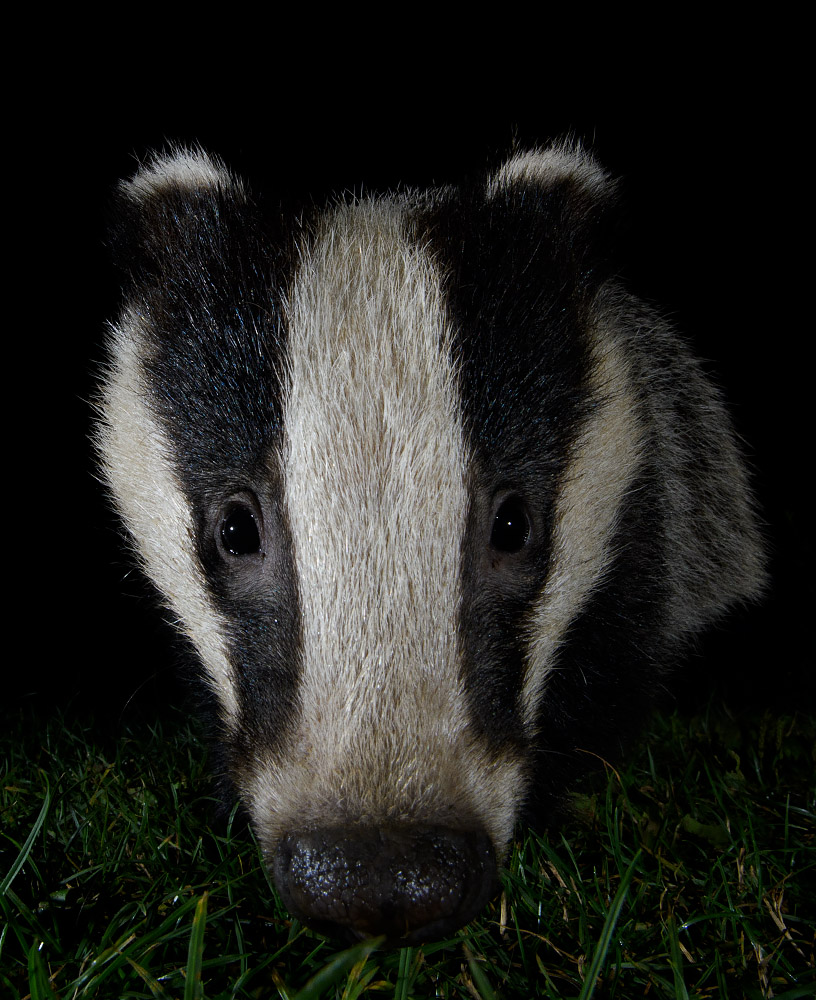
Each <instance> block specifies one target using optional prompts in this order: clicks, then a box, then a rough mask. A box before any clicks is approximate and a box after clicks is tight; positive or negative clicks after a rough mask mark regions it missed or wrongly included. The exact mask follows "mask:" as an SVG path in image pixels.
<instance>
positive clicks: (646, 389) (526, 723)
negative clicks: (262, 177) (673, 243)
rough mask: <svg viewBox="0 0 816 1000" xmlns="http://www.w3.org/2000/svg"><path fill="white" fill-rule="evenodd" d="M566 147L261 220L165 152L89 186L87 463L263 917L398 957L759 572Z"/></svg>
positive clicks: (735, 487) (612, 736)
mask: <svg viewBox="0 0 816 1000" xmlns="http://www.w3.org/2000/svg"><path fill="white" fill-rule="evenodd" d="M618 200H619V199H618V197H617V182H616V181H615V180H614V179H612V178H611V177H610V176H609V175H608V173H607V172H606V171H605V170H604V169H603V168H602V167H601V166H600V165H599V164H598V162H597V161H596V160H595V158H594V157H593V155H592V154H591V153H590V152H588V151H587V150H586V149H584V148H582V147H581V146H580V145H578V144H576V143H570V142H560V143H555V144H553V145H551V146H549V147H546V148H539V149H533V150H531V151H526V152H516V153H514V154H513V155H511V156H510V157H509V159H507V161H506V162H505V163H504V164H503V165H502V166H501V167H500V168H499V169H495V170H492V171H491V172H489V173H487V174H485V175H482V176H480V177H478V178H476V179H472V180H470V181H469V182H467V183H464V184H462V185H461V186H458V187H453V186H451V187H442V188H438V189H433V190H429V191H411V190H403V191H399V192H397V193H391V194H387V195H385V196H381V197H359V198H353V197H348V198H346V199H345V200H339V201H337V202H336V203H333V204H330V205H329V206H328V207H326V208H324V209H322V210H319V211H317V210H304V211H302V212H301V213H300V214H298V215H295V216H293V217H291V218H289V217H287V216H286V215H285V214H284V213H283V211H282V210H281V209H280V208H279V207H276V206H274V205H272V206H270V205H269V204H268V203H267V202H266V201H264V200H262V199H261V198H259V197H257V196H255V195H254V194H253V193H251V191H250V189H249V188H248V187H247V185H246V184H245V183H244V182H243V181H242V180H241V179H239V178H238V177H236V176H234V175H233V174H232V173H231V172H230V171H229V170H228V168H227V167H226V166H225V165H224V164H223V163H222V162H221V161H220V160H218V159H217V158H215V157H213V156H210V155H208V154H206V153H205V152H204V151H202V150H201V149H199V148H179V147H176V148H172V149H171V150H170V151H169V152H166V153H162V154H154V155H153V156H152V157H151V158H150V159H149V160H148V161H147V162H146V163H145V164H144V165H143V166H141V168H140V169H139V170H138V172H137V173H136V174H135V176H134V177H132V178H131V179H129V180H127V181H124V182H122V183H121V184H120V186H119V188H118V194H117V202H118V205H117V209H116V213H117V214H116V222H115V225H114V243H115V246H116V253H117V255H118V259H119V261H120V263H121V265H122V267H123V268H124V271H125V273H126V282H127V285H126V291H125V294H124V304H123V306H122V309H121V314H120V315H119V318H118V320H117V321H116V322H115V324H113V325H112V326H111V328H110V333H109V342H108V355H107V360H106V362H105V364H104V366H103V370H102V374H101V380H100V381H101V386H100V394H99V400H98V411H99V418H98V423H97V427H96V446H97V449H98V453H99V455H100V457H101V467H102V469H103V472H104V477H105V479H106V482H107V484H108V487H109V490H110V493H111V495H112V498H113V500H114V503H115V506H116V508H117V509H118V512H119V514H120V516H121V519H122V521H123V523H124V526H125V528H126V531H127V533H128V535H129V537H130V539H131V542H132V547H133V548H134V550H135V553H136V555H137V558H138V560H139V562H140V564H141V566H142V567H143V568H144V570H145V572H146V574H147V575H148V577H149V578H150V579H151V580H152V581H153V583H154V584H155V586H156V587H157V588H158V591H159V592H160V594H161V595H162V597H163V600H164V601H165V602H166V606H167V607H168V608H169V609H170V612H171V614H172V616H173V618H174V620H175V621H176V623H177V625H178V628H179V629H180V631H181V632H182V633H183V634H184V636H186V637H187V639H188V640H189V641H190V643H192V646H193V647H194V648H195V651H196V652H197V658H198V660H199V661H200V667H199V669H200V678H201V681H202V682H203V690H204V692H205V697H204V701H205V703H206V706H207V711H208V712H209V713H210V714H211V715H212V717H213V720H214V723H215V727H216V730H217V745H218V757H217V761H218V763H217V765H216V769H217V770H218V771H219V772H223V774H224V775H226V776H227V778H228V781H229V783H230V785H231V787H232V788H233V789H234V791H235V793H236V794H237V796H238V797H239V798H240V800H241V801H242V803H243V805H244V807H245V809H246V812H247V814H248V817H249V819H250V822H251V825H252V827H253V829H254V831H255V834H256V836H257V839H258V841H259V844H260V846H261V849H262V851H263V854H264V857H265V860H266V863H267V864H268V866H269V869H270V870H271V873H272V876H273V878H274V882H275V884H276V886H277V889H278V890H279V893H280V895H281V897H282V899H283V901H284V903H285V905H286V907H287V908H288V910H289V911H290V913H291V914H292V915H293V916H295V917H297V918H299V919H301V920H302V921H304V922H306V923H307V924H309V925H311V926H312V927H314V928H315V929H317V930H318V931H322V932H325V933H334V934H340V935H343V936H345V937H346V938H348V939H351V940H355V939H358V938H364V937H368V936H375V935H384V937H385V939H386V941H387V942H388V943H390V944H406V943H407V944H410V943H417V942H423V941H429V940H433V939H437V938H441V937H444V936H447V935H450V934H451V933H453V932H454V931H455V930H457V929H458V928H459V927H461V926H462V925H464V924H465V923H467V922H468V921H470V920H471V919H472V918H473V917H474V916H475V915H476V914H477V913H478V912H479V911H480V910H481V909H482V907H483V906H484V905H485V903H486V902H487V901H488V900H489V899H490V898H491V897H492V896H493V895H494V894H495V892H496V890H497V884H498V883H497V872H498V869H499V866H500V865H501V862H502V859H503V857H504V856H505V854H506V851H507V848H508V844H509V843H510V841H511V838H512V836H513V831H514V827H515V825H516V823H517V822H518V821H519V820H520V819H522V818H532V819H533V820H534V821H539V822H541V821H542V820H546V817H547V816H549V815H551V814H552V810H553V808H554V805H555V803H557V802H558V801H559V798H560V796H561V795H562V794H563V792H564V790H565V789H567V788H568V787H569V785H570V783H571V782H572V781H573V780H574V778H575V777H576V776H577V775H578V774H579V773H580V772H581V771H582V770H584V769H585V767H586V765H587V761H589V760H591V759H592V758H598V757H601V758H607V757H610V756H613V755H615V754H616V753H618V752H619V750H620V747H621V745H622V743H623V740H624V736H625V734H626V733H628V732H630V731H632V730H633V729H635V728H636V727H637V725H638V724H639V723H640V722H641V721H642V719H643V717H644V714H645V713H646V711H647V709H648V707H649V705H650V704H652V703H653V701H654V698H655V695H656V693H657V692H658V691H659V690H660V689H661V688H662V686H663V685H664V684H665V679H666V676H667V674H668V672H669V670H670V669H671V667H672V666H673V664H675V663H676V662H677V660H678V658H679V657H680V656H682V654H683V652H684V650H686V649H687V647H688V645H689V643H690V642H691V641H692V640H693V639H694V638H695V637H696V636H697V635H698V634H699V633H700V631H701V630H702V629H703V628H704V627H705V626H706V625H707V624H709V623H711V622H712V621H714V620H715V619H717V618H718V617H719V616H721V615H722V614H723V613H724V612H725V611H726V610H727V609H729V608H731V607H733V606H734V605H736V604H740V603H743V602H746V601H748V600H750V599H753V598H756V597H757V596H758V595H759V594H760V592H761V590H762V586H763V578H764V570H763V563H764V556H763V542H762V538H761V532H760V529H759V526H758V518H757V514H756V509H755V505H754V503H753V500H752V497H751V493H750V489H749V483H748V475H747V471H746V467H745V462H744V460H743V457H742V456H741V453H740V448H739V446H738V444H737V441H736V438H735V434H734V432H733V430H732V427H731V424H730V421H729V418H728V416H727V414H726V410H725V407H724V404H723V401H722V399H721V395H720V393H719V391H718V390H717V389H716V388H715V387H714V386H713V384H712V382H711V381H710V380H709V378H708V377H707V375H706V374H705V373H704V371H703V369H702V367H701V365H700V363H699V362H698V361H697V360H696V359H695V358H694V357H693V356H692V355H691V353H690V352H689V350H688V348H687V347H686V345H685V343H684V342H683V340H682V339H681V338H680V337H679V336H678V334H677V333H676V332H675V331H674V330H673V329H672V327H671V326H670V325H669V323H667V321H666V320H665V319H664V318H663V317H662V316H661V315H660V314H659V313H658V312H657V311H656V310H655V309H654V308H652V307H650V306H649V305H647V304H645V303H644V302H642V301H640V300H638V299H637V298H635V297H634V296H633V295H631V294H630V293H629V292H628V291H627V290H626V288H625V287H624V285H623V283H622V282H621V281H620V280H619V278H618V277H617V274H618V260H617V256H616V248H615V239H614V233H615V230H616V219H617V216H618V208H617V203H618Z"/></svg>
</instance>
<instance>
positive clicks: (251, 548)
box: [221, 507, 261, 556]
mask: <svg viewBox="0 0 816 1000" xmlns="http://www.w3.org/2000/svg"><path fill="white" fill-rule="evenodd" d="M221 543H222V545H223V546H224V548H225V549H226V551H227V552H229V553H230V555H233V556H248V555H252V554H253V553H255V552H260V550H261V535H260V532H259V530H258V522H257V520H256V519H255V515H254V514H253V513H252V511H251V510H250V509H249V508H248V507H233V508H232V510H231V511H230V512H229V513H228V514H227V516H226V517H225V518H224V520H223V521H222V522H221Z"/></svg>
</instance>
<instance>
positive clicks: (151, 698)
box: [4, 67, 814, 719]
mask: <svg viewBox="0 0 816 1000" xmlns="http://www.w3.org/2000/svg"><path fill="white" fill-rule="evenodd" d="M740 69H741V70H742V69H743V67H740ZM193 82H194V81H189V80H188V81H176V82H175V83H173V84H170V83H169V82H168V84H167V89H166V90H165V91H163V92H161V91H159V90H157V89H155V88H154V92H153V94H152V95H147V94H140V95H138V96H134V94H133V93H131V94H130V96H129V97H128V98H127V99H125V98H124V97H123V96H122V95H121V94H120V93H118V91H117V86H116V83H115V81H111V80H110V79H109V78H108V77H106V76H100V78H99V79H98V80H97V81H96V82H95V83H94V85H93V86H91V87H88V88H82V89H81V90H80V89H78V88H75V87H73V86H68V87H66V88H65V89H63V88H62V87H61V86H60V81H59V80H55V81H54V82H53V85H52V87H51V89H50V92H49V97H48V100H47V102H44V103H43V104H42V105H40V104H38V103H36V102H35V103H34V104H33V105H29V106H28V107H27V109H26V111H25V114H24V115H23V116H22V118H21V120H19V121H17V122H16V124H14V125H13V126H11V127H9V134H10V137H11V138H12V140H13V143H12V146H13V152H12V155H10V156H9V157H8V162H9V164H10V167H11V176H10V179H9V181H8V182H7V185H6V218H7V220H9V221H13V222H14V226H13V227H12V226H11V225H10V226H9V228H8V229H7V236H6V238H7V250H8V251H10V254H11V257H12V261H11V262H10V263H9V264H8V265H7V295H8V297H9V301H10V303H15V306H14V308H13V309H10V310H9V319H8V323H9V325H8V327H7V329H6V342H7V350H6V364H7V367H6V384H7V401H8V402H9V404H10V407H9V408H10V417H9V433H8V436H7V455H6V459H7V467H8V468H9V469H10V473H11V475H10V479H9V481H7V484H6V498H7V510H8V512H9V513H8V517H7V531H8V536H7V537H8V539H9V540H10V542H11V544H10V545H9V546H8V549H7V551H8V553H9V560H8V563H7V565H6V579H7V584H8V588H9V591H10V594H11V601H10V602H7V608H8V613H9V617H8V622H7V629H8V642H7V655H6V666H5V668H4V670H5V674H6V684H5V690H6V697H5V699H4V701H5V704H6V705H7V706H12V707H14V706H17V705H19V704H20V699H22V700H24V701H26V702H32V701H33V702H36V703H38V704H41V705H43V706H44V708H45V709H48V708H49V706H53V705H60V706H62V707H64V708H68V709H69V711H72V712H81V711H85V710H86V709H93V710H95V711H97V712H100V711H101V712H102V713H103V714H104V715H105V717H107V718H109V719H123V718H126V717H127V715H128V712H129V711H131V710H132V709H133V708H134V707H135V706H140V708H141V710H145V708H146V710H147V712H148V713H149V711H150V706H151V705H153V704H158V703H159V702H161V701H163V700H166V699H173V698H175V697H176V696H177V692H176V688H175V682H174V680H173V672H174V671H173V668H174V663H175V659H176V657H177V655H178V653H177V649H178V647H177V646H175V645H174V644H173V643H171V642H170V630H169V629H168V628H167V626H165V625H164V624H163V622H162V614H161V613H160V612H158V611H157V610H156V608H155V603H154V600H153V598H152V596H151V595H150V592H149V589H148V588H147V587H146V585H145V584H144V582H143V581H142V580H141V579H140V577H139V575H138V573H135V572H133V571H131V569H130V562H129V560H128V558H127V556H126V555H125V553H124V550H123V547H122V546H121V544H120V541H119V539H118V537H117V534H116V524H115V521H114V519H113V517H112V516H111V515H110V513H109V511H108V508H107V504H106V502H105V500H104V497H103V494H102V489H101V487H100V485H99V483H98V482H97V481H96V479H95V478H94V468H93V461H92V457H91V449H90V445H89V440H88V434H89V426H90V407H89V403H88V400H89V399H90V398H91V397H92V395H93V393H94V384H95V374H94V373H95V369H96V366H97V364H98V362H99V360H100V359H101V357H102V350H101V343H102V339H103V335H104V328H105V323H106V321H107V320H108V319H110V318H112V317H114V315H115V313H116V309H117V303H118V301H119V289H120V277H119V275H118V274H117V273H116V272H115V271H114V269H113V268H112V266H111V265H110V263H109V261H108V257H107V252H106V248H105V245H104V241H105V227H106V222H105V216H106V205H107V200H108V196H109V193H110V190H111V187H112V186H113V185H114V184H115V182H116V180H117V178H119V177H122V176H127V175H130V174H132V173H133V171H134V169H135V167H136V164H137V159H138V158H140V157H143V156H144V155H145V153H146V152H147V151H148V150H149V149H152V148H157V147H158V148H161V147H162V146H163V145H165V143H166V141H168V140H173V141H178V142H193V141H196V142H200V143H201V144H202V145H204V146H205V147H206V148H207V149H209V150H211V151H213V152H216V153H218V154H220V155H221V156H223V158H224V159H225V160H226V161H227V162H228V163H229V164H230V166H232V167H233V168H234V169H235V170H236V171H237V172H239V173H242V174H244V175H246V176H247V178H248V179H249V180H250V182H251V183H252V184H253V186H257V187H264V188H265V189H266V190H267V191H269V192H271V193H273V194H274V193H275V192H279V193H280V196H281V198H285V199H287V200H292V201H294V202H298V201H308V200H310V199H314V200H315V201H316V202H318V203H320V202H322V201H324V200H325V199H326V198H327V197H329V196H331V195H332V194H333V193H342V192H344V191H354V192H356V193H360V192H361V191H375V190H383V189H388V188H393V187H395V186H398V185H407V186H417V187H425V186H428V185H432V184H441V183H446V182H456V181H457V180H458V179H461V178H462V177H463V176H466V175H468V174H469V173H473V172H476V171H480V170H481V169H482V168H483V167H485V166H487V165H489V164H495V163H497V162H499V161H500V159H501V157H502V156H503V155H504V154H505V153H507V152H508V151H509V150H510V149H511V147H512V146H513V144H516V145H518V146H520V147H526V146H530V145H533V144H537V143H543V142H546V141H547V140H549V139H551V138H555V137H559V136H563V135H565V134H567V133H571V134H573V135H575V136H578V137H580V138H582V139H583V140H585V141H586V142H587V143H588V144H589V145H591V146H592V147H593V148H594V149H595V151H596V153H597V154H598V156H599V158H600V159H601V160H602V162H603V163H604V164H605V165H606V166H607V167H608V168H610V169H611V170H612V171H613V172H614V173H615V174H616V175H619V176H620V177H622V179H623V189H622V190H623V199H624V207H625V212H626V215H627V217H628V219H629V225H628V229H627V230H626V235H625V237H624V239H623V241H622V243H623V245H622V248H621V259H622V271H623V274H624V275H625V276H626V279H627V282H628V284H629V286H630V287H631V288H632V289H633V290H634V291H636V292H637V293H639V294H641V295H642V296H644V297H646V298H648V299H650V300H652V301H655V302H657V303H659V304H660V305H661V306H662V307H663V309H664V310H665V311H666V312H667V313H668V314H669V315H670V316H672V317H673V318H674V320H675V321H676V323H677V324H678V326H679V327H680V328H681V329H682V330H683V332H684V333H685V334H686V336H687V337H689V338H690V339H691V341H692V342H693V344H694V346H695V349H696V351H697V352H698V354H700V355H701V356H702V357H703V358H705V359H707V361H708V365H707V367H708V370H709V371H710V372H711V373H712V374H713V376H714V378H715V379H716V380H717V382H718V383H719V384H720V385H722V386H723V387H724V388H725V391H726V394H727V397H728V399H729V401H730V405H731V410H732V413H733V416H734V419H735V422H736V425H737V428H738V430H739V432H740V434H741V435H742V436H743V437H744V438H745V440H746V442H747V448H748V452H749V454H750V456H751V462H752V464H753V466H754V468H755V470H756V477H755V478H756V485H757V490H758V493H759V496H760V501H761V504H762V508H763V513H764V517H765V519H766V522H767V525H768V527H767V533H768V536H769V538H770V539H771V545H772V551H773V565H772V571H773V576H774V583H773V587H772V590H771V592H770V594H769V597H768V599H767V600H766V601H765V603H764V604H763V606H762V607H760V608H759V609H756V610H753V611H751V612H750V613H748V614H744V615H738V616H735V618H734V619H732V620H730V621H729V622H728V623H727V624H726V625H724V626H723V627H721V628H719V629H717V630H716V632H715V633H714V635H713V637H712V638H711V639H709V640H708V641H707V643H706V644H705V646H704V647H703V649H702V651H701V653H700V654H699V655H698V656H695V657H692V662H691V663H690V665H689V667H688V670H687V671H686V672H684V673H683V674H682V675H680V676H679V677H678V683H677V689H678V692H679V695H680V697H681V699H688V698H690V697H696V696H697V695H698V694H699V693H700V692H701V691H702V690H704V689H705V688H706V687H707V686H708V685H709V684H711V683H714V682H717V683H722V684H723V686H724V687H725V689H726V691H727V692H728V695H729V697H730V698H732V699H734V700H735V701H740V702H745V701H753V702H755V703H757V704H767V703H771V702H773V703H781V704H784V705H785V706H786V707H790V708H799V707H803V706H804V705H806V704H808V703H809V699H812V697H813V675H814V670H813V665H812V641H811V639H810V635H811V632H812V625H811V623H810V618H809V616H810V615H811V614H812V607H813V601H812V593H813V592H812V587H811V585H810V566H811V562H812V555H813V552H812V546H810V545H809V543H808V542H807V539H810V537H811V533H810V527H809V525H807V526H806V525H805V517H807V519H808V521H809V520H810V519H811V516H812V510H811V507H812V505H811V504H810V502H809V491H810V487H809V485H806V483H807V481H808V480H809V477H810V466H811V465H812V464H813V454H812V444H811V429H810V428H811V426H812V421H811V420H810V416H809V413H808V415H807V417H805V413H806V412H807V411H808V410H809V409H810V404H811V402H812V398H811V399H810V400H809V399H808V395H807V393H808V392H809V391H810V389H809V383H810V382H811V381H812V380H811V379H810V369H811V368H812V360H811V359H810V357H809V351H810V350H811V347H810V344H811V341H812V339H813V336H812V317H811V316H809V315H808V314H807V313H804V312H799V311H798V309H797V306H796V301H797V299H798V298H799V295H800V292H801V290H802V288H803V286H805V284H806V282H809V280H810V279H809V275H807V274H806V269H805V268H804V267H803V266H801V264H799V263H798V261H801V260H803V259H804V256H803V252H802V250H800V249H798V248H797V247H796V243H797V235H798V234H800V233H801V232H802V231H805V230H806V228H807V224H806V223H805V221H804V218H803V216H804V212H805V208H804V204H805V193H804V192H805V190H806V188H807V185H808V183H809V181H808V180H807V176H806V168H805V165H804V157H803V154H802V152H801V149H800V148H799V139H798V135H799V132H800V131H801V130H800V129H799V128H797V126H796V120H795V115H794V116H793V120H791V118H790V108H789V104H788V103H787V101H786V100H785V99H784V95H783V94H782V93H781V92H780V90H779V89H774V90H769V89H767V88H765V87H764V86H763V85H762V83H761V80H760V79H758V78H757V79H755V80H754V81H753V82H752V81H751V80H750V79H746V78H745V77H742V78H741V79H739V80H737V79H734V77H733V76H729V75H728V74H727V73H726V74H725V75H724V76H723V77H722V79H720V78H719V77H718V78H717V80H716V81H710V80H709V81H708V82H707V83H706V84H705V85H704V86H703V85H701V83H700V81H699V80H695V86H694V87H693V88H689V87H685V86H679V87H676V88H672V90H671V93H668V92H666V91H664V90H663V89H662V88H661V87H659V86H657V84H656V83H655V81H654V80H653V79H646V80H643V81H641V83H640V85H639V86H637V87H635V88H633V89H632V90H631V91H629V92H626V93H624V92H621V91H619V90H616V89H615V88H614V87H612V86H609V85H608V80H600V81H599V82H598V83H597V85H596V86H594V87H593V88H590V90H591V92H590V93H588V94H587V95H586V96H582V97H580V98H579V97H577V96H576V94H575V93H574V91H573V89H572V88H569V87H563V86H560V87H559V86H554V85H553V82H552V80H550V81H548V82H541V83H540V84H539V85H538V86H537V87H531V85H530V84H529V82H528V83H525V84H524V85H523V86H522V85H520V87H519V92H517V93H512V92H510V91H512V88H508V90H507V91H506V92H505V93H504V94H503V95H501V96H499V95H496V94H495V93H490V88H489V87H488V88H485V87H482V88H481V90H480V92H479V93H474V91H473V90H472V88H470V87H469V86H468V85H467V84H466V83H460V85H459V86H458V87H457V88H454V89H453V90H451V91H444V92H438V93H432V92H428V93H427V94H422V95H418V94H416V93H413V94H410V90H409V91H408V93H409V94H410V96H406V92H405V91H399V92H398V91H396V90H393V89H391V88H390V87H389V86H388V85H387V83H385V82H383V80H381V79H379V78H377V77H376V76H375V75H372V76H371V77H369V78H366V76H365V74H361V75H360V76H359V77H358V79H357V80H356V81H355V82H354V83H353V84H346V85H343V84H342V83H338V82H337V81H336V80H334V79H331V80H329V81H328V82H327V81H325V80H324V81H323V83H322V85H320V87H319V89H316V90H315V93H314V96H313V97H312V98H309V97H304V96H303V94H302V88H301V87H300V85H299V84H298V82H297V81H296V80H293V79H291V78H290V79H288V80H285V81H283V83H282V78H281V77H280V76H279V77H277V78H276V79H275V80H274V81H272V80H270V81H269V82H268V83H267V84H266V86H264V85H263V84H262V83H259V82H258V81H255V83H254V84H253V86H252V88H251V92H247V91H243V90H241V88H240V87H237V88H235V89H233V90H231V91H229V92H227V91H225V90H224V88H223V87H221V86H216V87H213V88H211V92H208V95H207V97H206V99H205V98H203V97H202V95H201V93H200V92H199V88H197V87H196V86H193V85H192V84H193ZM132 90H134V91H136V92H138V90H139V88H138V87H134V88H132ZM520 94H523V99H522V98H521V97H520V96H519V95H520ZM809 249H810V247H809V246H808V251H809ZM20 304H21V305H22V308H19V305H20ZM803 403H804V405H802V404H803ZM717 678H719V680H717ZM810 704H812V701H810Z"/></svg>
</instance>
